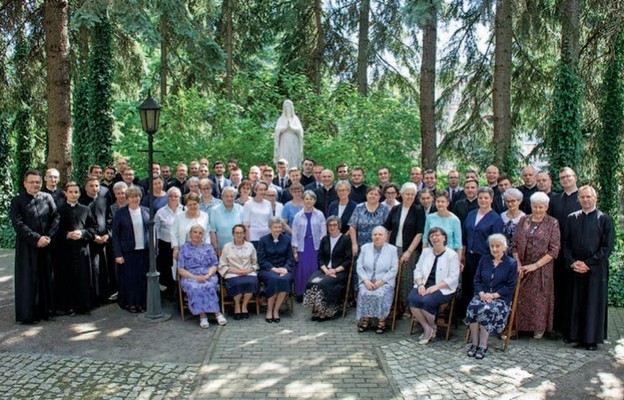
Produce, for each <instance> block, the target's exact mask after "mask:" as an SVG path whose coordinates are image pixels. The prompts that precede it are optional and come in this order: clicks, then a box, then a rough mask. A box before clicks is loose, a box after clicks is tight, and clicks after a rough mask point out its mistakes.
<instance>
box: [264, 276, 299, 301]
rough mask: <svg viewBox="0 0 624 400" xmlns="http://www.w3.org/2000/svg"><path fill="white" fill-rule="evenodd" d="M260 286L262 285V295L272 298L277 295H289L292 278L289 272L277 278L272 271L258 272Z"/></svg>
mask: <svg viewBox="0 0 624 400" xmlns="http://www.w3.org/2000/svg"><path fill="white" fill-rule="evenodd" d="M258 276H259V278H260V280H261V281H262V284H263V285H264V295H265V296H266V297H273V296H274V295H276V294H277V293H283V292H285V293H291V292H292V283H293V277H292V274H291V273H290V272H288V273H287V274H286V275H284V276H279V274H276V273H275V272H272V271H260V272H259V273H258Z"/></svg>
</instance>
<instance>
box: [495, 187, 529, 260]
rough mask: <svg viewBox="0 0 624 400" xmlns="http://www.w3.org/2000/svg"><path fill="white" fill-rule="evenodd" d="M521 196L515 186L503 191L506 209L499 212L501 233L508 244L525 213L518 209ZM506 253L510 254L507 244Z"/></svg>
mask: <svg viewBox="0 0 624 400" xmlns="http://www.w3.org/2000/svg"><path fill="white" fill-rule="evenodd" d="M523 198H524V195H523V194H522V192H521V191H519V190H518V189H516V188H509V189H507V190H505V193H503V199H504V200H505V204H506V205H507V211H504V212H503V213H502V214H501V219H502V220H503V234H504V235H505V237H506V238H507V243H509V244H511V243H512V242H513V237H514V234H515V233H516V226H518V222H520V219H521V218H522V217H524V215H525V214H524V212H523V211H522V210H521V209H520V204H522V199H523ZM507 254H508V255H511V246H509V249H508V250H507Z"/></svg>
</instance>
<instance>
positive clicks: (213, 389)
mask: <svg viewBox="0 0 624 400" xmlns="http://www.w3.org/2000/svg"><path fill="white" fill-rule="evenodd" d="M12 272H13V253H12V252H11V251H0V399H16V398H17V399H22V398H28V399H30V398H45V399H50V398H59V399H60V398H63V399H65V398H87V399H174V398H175V399H186V398H197V399H217V398H234V399H255V398H293V399H307V398H315V399H330V398H338V399H373V398H374V399H395V398H396V399H401V398H405V399H421V398H422V399H436V398H439V399H449V398H453V399H455V398H458V399H461V398H466V399H468V398H503V399H512V398H513V399H516V398H518V399H525V398H526V399H540V398H544V399H546V398H552V399H585V398H600V399H624V338H623V337H624V310H623V309H612V310H610V332H609V336H610V338H611V341H610V342H609V343H607V344H605V345H603V346H600V349H599V351H597V352H587V351H585V350H577V349H573V348H568V347H566V346H564V345H563V344H562V343H561V342H560V341H554V340H541V341H536V340H533V339H523V338H521V339H520V340H517V341H512V342H511V344H510V347H509V349H508V350H507V352H504V353H503V352H501V351H490V352H489V353H488V356H487V357H486V359H485V360H482V361H480V362H479V361H477V360H474V359H470V358H468V357H466V356H465V345H464V343H463V340H462V339H463V333H464V332H465V330H464V329H463V328H460V329H458V330H456V331H454V332H453V336H452V338H451V340H450V341H449V342H444V341H443V340H439V339H437V340H436V341H434V342H432V343H431V344H430V345H428V346H419V345H418V344H417V339H416V337H417V336H418V335H414V336H410V335H408V334H407V329H408V328H407V321H400V322H399V325H398V328H397V331H396V332H394V333H388V334H386V335H375V334H374V333H373V332H366V333H362V334H358V333H357V332H356V330H355V322H354V320H353V315H354V312H353V310H350V313H349V315H348V316H347V318H346V319H337V320H334V321H329V322H325V323H316V322H311V321H309V313H308V312H307V310H305V309H303V308H302V307H301V306H300V305H297V307H296V310H295V313H294V314H291V313H283V314H282V322H281V323H280V324H267V323H266V322H264V318H263V316H262V315H261V316H258V317H256V316H252V317H251V318H250V319H249V320H247V321H234V320H230V322H229V323H228V325H227V326H225V327H217V326H213V325H211V327H210V329H208V330H202V329H199V328H198V327H197V320H196V319H192V320H187V321H184V322H183V321H181V320H180V317H179V314H178V313H177V311H176V310H175V309H174V305H173V304H172V303H165V304H164V305H163V307H164V308H165V309H166V310H167V311H169V312H171V313H172V315H173V316H172V319H171V320H170V321H167V322H165V323H161V324H146V323H143V322H140V321H139V320H138V319H137V318H136V316H135V315H133V314H129V313H127V312H125V311H122V310H120V309H119V308H118V307H117V306H115V305H108V306H105V307H101V308H99V309H97V310H95V311H93V312H92V314H91V315H89V316H78V317H76V318H69V317H59V318H57V319H56V320H55V321H52V322H42V323H40V324H37V325H34V326H21V325H18V324H15V323H14V315H13V294H12V279H13V278H12ZM492 344H493V345H494V346H496V345H498V343H497V341H494V342H493V343H492Z"/></svg>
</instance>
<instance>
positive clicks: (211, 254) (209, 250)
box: [178, 224, 227, 329]
mask: <svg viewBox="0 0 624 400" xmlns="http://www.w3.org/2000/svg"><path fill="white" fill-rule="evenodd" d="M204 234H205V228H204V227H203V226H202V225H200V224H195V225H193V226H192V227H191V230H190V232H189V240H188V241H187V242H186V243H185V244H184V245H182V247H181V248H180V253H179V254H178V272H179V274H180V278H181V280H180V285H181V286H182V291H184V293H186V295H187V297H188V306H189V309H190V310H191V313H192V314H193V315H198V314H199V326H200V327H202V328H204V329H205V328H208V327H209V326H210V325H209V323H208V316H207V315H206V314H207V313H214V314H215V317H216V318H217V323H218V324H219V325H225V324H226V323H227V320H226V319H225V317H224V316H223V314H221V312H220V311H221V310H220V307H219V296H218V295H217V286H218V285H219V278H218V277H217V263H218V260H217V253H216V252H215V250H214V247H212V245H211V244H209V243H206V242H205V241H204Z"/></svg>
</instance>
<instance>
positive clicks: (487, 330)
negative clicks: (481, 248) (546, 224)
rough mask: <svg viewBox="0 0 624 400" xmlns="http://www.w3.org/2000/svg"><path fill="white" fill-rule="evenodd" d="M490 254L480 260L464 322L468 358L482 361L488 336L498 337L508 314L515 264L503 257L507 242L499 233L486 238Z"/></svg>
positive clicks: (516, 276) (514, 284)
mask: <svg viewBox="0 0 624 400" xmlns="http://www.w3.org/2000/svg"><path fill="white" fill-rule="evenodd" d="M488 245H489V247H490V254H487V255H484V256H483V257H481V260H479V265H478V266H477V271H476V273H475V277H474V297H473V298H472V300H471V301H470V303H469V304H468V309H467V310H466V319H465V323H466V325H468V326H469V328H470V339H471V343H472V344H471V345H470V349H468V357H475V358H476V359H479V360H480V359H482V358H484V357H485V353H486V351H487V347H488V339H489V337H490V335H491V334H500V333H501V332H502V331H503V329H505V326H506V325H507V320H508V318H509V314H510V313H511V301H512V300H513V295H514V290H515V287H516V280H517V279H518V264H517V262H516V260H514V259H513V258H511V257H509V256H508V255H507V254H506V251H507V239H506V238H505V235H503V234H501V233H495V234H493V235H490V236H489V237H488Z"/></svg>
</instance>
